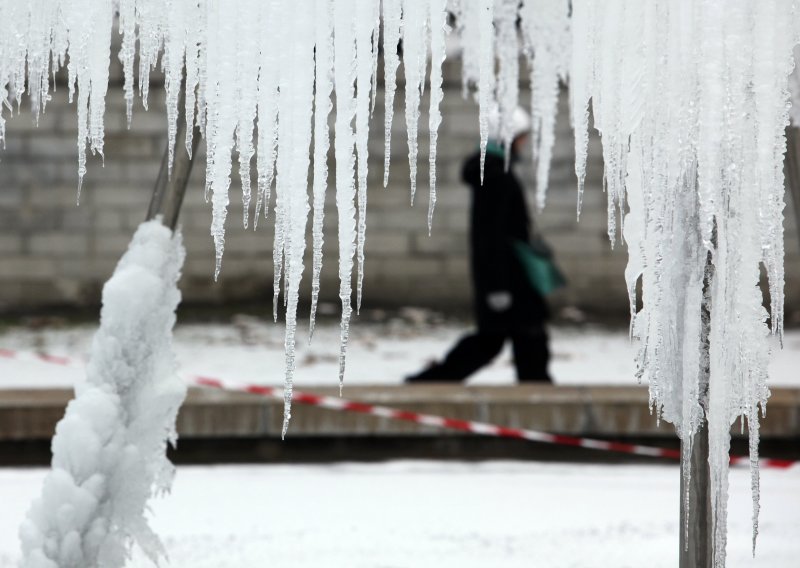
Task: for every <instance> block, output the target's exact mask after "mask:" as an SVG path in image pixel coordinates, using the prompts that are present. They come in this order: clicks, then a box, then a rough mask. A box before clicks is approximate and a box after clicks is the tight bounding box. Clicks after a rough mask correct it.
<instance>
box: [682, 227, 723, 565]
mask: <svg viewBox="0 0 800 568" xmlns="http://www.w3.org/2000/svg"><path fill="white" fill-rule="evenodd" d="M716 241H717V239H716V233H715V234H714V235H713V236H712V242H713V243H714V245H716ZM713 278H714V265H713V263H712V262H711V253H710V252H709V253H708V254H707V255H706V265H705V275H704V277H703V303H702V306H701V308H700V310H701V318H702V332H701V333H702V341H703V343H702V349H703V350H704V351H705V357H704V358H703V359H702V360H705V361H709V357H708V355H709V345H710V343H709V339H710V337H709V335H710V333H711V284H712V280H713ZM709 374H710V368H709V367H706V368H705V369H704V372H703V374H702V375H701V377H700V384H699V385H698V388H699V389H700V392H701V393H702V400H701V404H702V405H703V408H705V409H706V410H707V409H708V387H709V384H708V380H709ZM685 443H686V442H685V441H684V440H681V450H683V449H684V448H685ZM708 451H709V449H708V425H707V422H706V421H705V420H704V421H703V423H702V424H701V426H700V429H699V430H698V431H697V432H696V433H695V435H694V439H693V440H692V452H691V454H690V456H689V467H690V468H691V469H690V471H691V478H690V482H689V486H688V487H687V486H686V480H685V479H684V476H683V471H684V468H685V467H686V464H685V462H684V460H685V457H684V456H685V453H684V452H683V451H681V499H680V501H681V507H680V520H681V523H680V531H681V536H680V563H679V566H680V568H713V557H714V543H713V528H712V519H711V470H710V468H709V464H708ZM687 497H688V499H687ZM687 507H688V508H687Z"/></svg>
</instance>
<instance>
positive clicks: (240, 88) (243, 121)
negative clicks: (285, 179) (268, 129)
mask: <svg viewBox="0 0 800 568" xmlns="http://www.w3.org/2000/svg"><path fill="white" fill-rule="evenodd" d="M240 1H241V0H240ZM241 8H242V9H243V12H244V14H253V13H255V12H256V9H257V1H256V0H251V1H249V2H245V3H244V4H243V5H242V6H241ZM259 31H260V30H259V22H258V20H257V19H256V18H253V17H248V15H242V20H241V22H240V30H239V33H238V34H237V36H236V43H237V49H238V51H239V56H238V58H237V61H236V84H237V88H236V91H237V95H236V99H237V100H236V107H237V124H236V149H237V150H238V152H239V178H240V179H241V183H242V206H243V207H242V224H243V225H244V228H245V229H246V228H247V224H248V218H249V216H250V160H251V159H252V158H253V153H254V148H253V125H254V122H255V119H256V109H257V106H258V67H259V65H258V55H259V53H258V45H257V44H256V43H255V42H254V41H253V38H254V37H257V36H258V34H259ZM256 200H257V199H256Z"/></svg>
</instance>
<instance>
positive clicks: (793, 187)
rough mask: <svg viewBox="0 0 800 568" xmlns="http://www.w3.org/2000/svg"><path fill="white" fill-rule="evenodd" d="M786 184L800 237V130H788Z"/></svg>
mask: <svg viewBox="0 0 800 568" xmlns="http://www.w3.org/2000/svg"><path fill="white" fill-rule="evenodd" d="M784 171H785V172H786V182H787V185H788V186H789V193H790V194H791V196H792V204H793V205H794V219H795V227H796V228H797V236H798V237H800V128H796V127H793V126H790V127H788V128H787V129H786V160H785V161H784Z"/></svg>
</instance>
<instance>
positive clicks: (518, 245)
mask: <svg viewBox="0 0 800 568" xmlns="http://www.w3.org/2000/svg"><path fill="white" fill-rule="evenodd" d="M512 245H513V247H514V252H515V253H516V256H517V259H518V260H519V262H520V264H522V268H523V270H524V271H525V274H526V275H527V277H528V282H530V284H531V286H533V289H534V290H536V291H537V292H539V293H540V294H541V295H542V296H548V295H550V294H552V293H553V292H555V291H556V290H558V289H559V288H563V287H564V286H566V285H567V279H566V278H565V277H564V274H563V273H562V272H561V270H559V269H558V267H557V266H556V264H555V262H554V261H553V251H552V249H551V248H550V246H549V245H548V244H547V243H546V242H545V241H544V239H542V238H541V237H534V240H533V242H530V243H529V242H525V241H519V240H515V241H513V242H512Z"/></svg>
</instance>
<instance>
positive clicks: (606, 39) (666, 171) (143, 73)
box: [0, 0, 800, 566]
mask: <svg viewBox="0 0 800 568" xmlns="http://www.w3.org/2000/svg"><path fill="white" fill-rule="evenodd" d="M799 4H800V3H799V2H798V0H763V1H759V2H752V1H750V0H734V1H728V2H725V1H724V0H686V1H684V2H674V1H670V0H651V1H649V2H641V0H572V1H570V0H524V1H522V2H517V1H516V0H449V1H447V2H446V1H445V0H383V1H382V2H380V3H379V2H378V1H377V0H357V1H352V2H350V1H348V2H343V1H334V0H315V1H314V2H308V6H309V8H308V9H304V10H298V9H297V3H296V2H294V1H292V0H239V1H237V2H233V3H231V2H224V1H223V0H171V1H170V2H166V3H164V2H160V1H158V0H118V1H114V2H112V1H110V0H71V1H67V0H60V1H59V0H54V1H53V2H35V1H33V0H24V1H20V2H5V3H2V5H0V102H1V103H2V107H3V108H2V109H0V110H2V114H0V141H2V140H3V139H4V134H5V132H4V124H5V123H4V121H5V118H6V116H7V114H8V112H9V110H12V111H13V106H12V105H13V104H14V103H16V104H17V108H19V105H20V104H21V103H20V100H21V98H22V96H23V94H24V93H25V92H26V91H27V93H28V95H29V98H30V101H31V108H32V111H33V114H34V116H35V117H38V116H39V114H40V113H41V112H43V111H44V108H45V105H46V102H47V100H48V96H49V95H48V93H49V90H50V88H51V81H50V76H51V75H52V74H53V73H55V72H56V71H57V70H58V69H59V68H60V67H62V66H64V65H66V66H67V70H68V88H69V94H70V98H71V99H73V100H76V103H77V109H78V125H79V129H78V179H79V185H80V180H82V179H83V177H84V175H85V173H86V148H87V146H88V148H89V149H90V150H91V151H92V152H94V153H99V154H101V155H102V152H103V113H104V100H105V95H106V90H107V83H108V65H109V57H110V51H111V50H110V41H111V28H112V22H113V19H114V14H115V11H116V12H117V13H118V14H119V31H120V33H121V34H122V45H121V49H120V54H119V57H120V59H121V61H122V66H123V71H124V77H125V85H124V96H125V99H126V101H127V103H128V115H129V119H130V116H131V114H130V110H131V105H132V102H133V99H134V96H135V93H136V90H137V87H138V91H139V94H140V96H141V97H142V99H143V101H144V103H145V106H146V101H147V97H148V84H149V82H148V79H149V73H150V71H151V69H153V68H154V67H155V66H156V65H157V64H158V61H159V57H160V62H161V66H162V68H163V70H164V73H165V80H166V97H167V111H168V119H169V121H168V125H167V132H168V136H169V137H170V139H173V138H174V136H175V132H176V125H175V120H176V117H177V116H178V112H177V105H178V104H179V100H180V96H179V95H180V93H179V91H178V90H179V89H180V88H181V87H180V85H181V84H182V78H183V76H184V75H185V85H186V87H185V89H186V93H185V95H186V96H185V100H186V110H187V112H186V114H187V116H188V117H190V119H191V120H192V121H193V122H194V124H196V125H197V126H198V127H199V129H200V131H201V132H202V133H203V135H204V137H205V139H206V145H207V170H206V196H207V198H208V199H209V200H210V201H211V204H212V222H211V235H212V237H213V241H214V245H215V249H216V267H215V273H216V274H218V273H219V271H220V268H221V262H222V254H223V250H224V236H225V222H226V212H227V207H228V203H229V189H230V185H231V175H232V171H233V169H232V161H233V158H234V156H236V157H237V158H238V165H239V174H240V177H241V178H242V199H243V202H244V205H245V214H244V219H243V222H244V224H245V226H247V224H248V221H249V218H250V201H251V190H250V187H251V184H250V178H251V172H250V165H251V162H252V159H253V157H255V161H256V176H255V177H256V189H255V192H256V195H255V207H254V213H255V215H254V217H253V224H254V225H257V223H258V220H259V218H260V216H261V213H262V211H263V213H264V215H266V214H267V212H268V211H269V208H270V203H271V199H272V195H274V196H275V199H274V202H275V203H274V208H273V211H274V213H273V214H274V230H275V241H274V243H275V244H274V250H273V259H274V282H273V286H274V298H275V299H274V310H275V316H276V318H277V315H278V310H279V307H280V302H279V299H280V295H281V293H282V294H283V304H284V306H285V317H286V420H287V424H288V418H289V410H290V403H291V383H292V373H293V368H294V344H295V336H296V321H297V305H298V301H299V299H298V294H299V286H300V281H301V278H302V277H303V274H304V270H305V266H304V260H303V259H304V253H305V250H306V247H307V239H306V231H307V226H308V224H309V223H308V216H309V214H311V215H312V221H311V234H312V238H311V241H312V249H313V265H312V309H311V328H312V329H313V322H314V314H315V311H316V305H317V299H318V295H319V275H320V269H321V265H322V264H321V263H322V224H323V220H324V219H323V210H324V202H325V194H326V188H327V184H328V171H327V163H326V159H327V155H328V152H329V148H330V145H331V143H330V136H331V135H332V136H333V144H332V145H333V154H334V158H335V162H336V168H335V174H334V176H335V180H334V181H335V193H336V195H335V199H336V207H337V219H336V223H337V225H338V247H339V279H340V288H339V294H340V299H341V303H342V315H341V344H342V346H341V353H340V381H341V377H343V375H344V366H345V349H346V345H347V339H348V331H349V324H350V317H351V314H352V310H353V305H352V302H353V298H352V296H353V271H354V269H355V270H357V275H356V287H355V288H356V290H355V294H356V300H355V303H356V306H355V307H356V308H358V306H360V303H361V288H362V287H361V284H362V280H363V273H364V269H365V267H364V261H365V259H364V242H365V233H366V206H367V193H368V192H367V179H368V178H367V152H368V149H369V148H368V143H367V142H368V138H367V137H368V132H369V126H370V125H369V119H370V115H371V113H372V110H373V108H374V105H375V100H376V95H377V90H376V85H377V77H376V73H377V68H378V66H377V57H378V48H379V45H378V42H379V37H380V34H379V31H380V26H381V21H382V26H383V29H382V33H383V52H384V63H385V65H384V71H385V75H384V87H385V90H384V101H385V106H386V113H385V121H384V129H385V139H384V147H385V163H384V185H385V184H386V182H387V180H388V175H389V149H390V144H391V127H392V120H393V116H392V108H393V105H394V99H395V93H396V81H397V76H398V74H399V73H400V72H401V69H400V68H401V66H402V74H403V77H404V79H405V90H404V97H405V123H406V131H407V144H408V156H409V165H410V169H411V174H412V175H411V199H412V202H413V198H414V192H415V188H416V177H417V169H416V168H417V154H418V144H419V142H418V136H417V134H418V131H417V129H418V123H419V120H420V106H421V104H422V97H423V94H424V90H425V88H426V83H427V84H429V85H430V107H429V129H430V135H429V136H430V138H429V144H430V152H429V167H430V174H431V175H430V191H431V198H430V205H429V212H428V215H429V221H430V219H431V216H432V214H433V207H434V204H435V160H436V143H437V128H438V126H439V124H440V122H441V113H440V111H439V106H440V103H441V100H442V90H441V89H442V88H441V84H442V61H443V59H444V54H445V51H444V39H445V36H446V34H447V33H448V31H449V29H450V28H449V21H452V23H453V24H454V29H455V31H456V34H457V35H458V36H459V37H460V38H461V42H462V47H463V49H462V77H463V91H464V94H465V95H468V94H472V93H474V95H475V98H476V100H477V101H478V103H479V104H480V118H479V127H480V128H479V129H480V147H481V151H482V152H485V150H486V146H487V142H488V135H489V127H488V124H489V116H490V113H493V112H499V113H500V116H501V117H506V118H507V117H508V116H510V113H511V112H512V111H513V109H514V108H515V107H516V105H517V104H518V103H517V98H518V95H519V87H518V83H519V81H518V78H519V72H520V70H519V68H518V65H519V56H520V54H524V55H525V56H526V57H527V60H528V64H529V76H530V81H531V106H532V116H533V138H534V140H533V147H534V158H535V161H536V181H537V188H538V194H537V205H538V206H539V207H542V206H543V205H544V200H545V191H546V188H547V176H548V170H549V164H550V160H551V155H552V148H553V139H554V126H555V115H556V109H557V101H558V92H559V83H560V82H563V81H566V80H567V79H568V80H569V97H570V106H571V121H572V125H573V128H574V131H575V153H576V165H575V171H576V175H577V178H578V212H580V200H581V195H582V193H583V188H584V182H585V175H586V158H587V151H588V136H589V134H588V133H589V120H590V114H591V116H592V118H593V121H594V127H595V128H596V129H597V130H598V132H600V134H601V138H602V148H603V159H604V162H605V176H604V184H605V190H606V192H607V194H608V218H609V223H608V232H609V236H610V238H611V240H612V243H613V242H614V241H616V240H618V239H621V240H623V241H624V242H625V243H626V244H627V246H628V248H629V253H630V262H629V265H628V268H627V270H626V280H627V284H628V288H629V291H630V296H631V312H632V318H633V321H632V334H633V335H635V336H636V337H639V338H640V339H641V340H642V346H641V351H640V355H639V364H640V373H641V375H642V376H643V377H646V378H647V379H648V380H649V383H650V392H651V403H652V405H653V407H654V408H655V409H656V411H657V413H658V415H659V416H660V417H662V418H664V419H665V420H668V421H670V422H673V423H674V424H675V426H676V429H677V431H678V433H679V435H680V436H681V438H682V439H683V440H684V442H686V444H685V448H687V451H689V445H690V443H691V439H692V435H693V433H694V432H695V431H697V428H698V426H699V425H700V424H701V423H702V422H703V421H704V420H705V421H707V422H708V425H709V431H710V440H711V459H710V465H711V471H712V479H713V490H714V507H713V508H714V519H715V527H716V529H715V530H716V536H715V543H716V564H717V566H721V565H723V564H724V550H725V503H726V491H727V460H728V458H727V454H728V446H729V435H728V432H729V429H730V426H731V424H732V423H733V421H734V420H735V419H736V418H737V417H739V416H742V417H744V418H745V419H746V420H747V423H748V429H749V432H750V440H751V456H752V464H753V488H754V489H753V494H754V520H755V519H757V513H758V509H757V502H758V501H757V493H758V472H757V444H758V409H759V407H760V408H761V409H762V410H763V408H764V405H765V403H766V399H767V396H768V390H767V387H766V383H765V380H766V361H767V357H768V351H769V344H768V334H769V333H770V332H771V333H773V334H775V335H777V336H780V334H781V329H782V325H783V315H782V305H783V240H782V239H783V235H782V215H783V214H782V209H783V172H782V159H783V153H784V149H785V142H784V138H783V129H784V126H785V125H786V124H787V123H788V108H789V100H790V98H789V91H788V81H787V77H788V75H789V74H790V72H791V70H792V62H793V59H792V48H793V47H794V45H795V44H796V43H797V41H798V31H799V30H800V15H798V14H799V13H800V8H799V6H798V5H799ZM448 13H449V15H448ZM448 20H449V21H448ZM401 54H402V57H401ZM136 58H138V68H136V65H135V61H134V60H135V59H136ZM429 65H430V70H429V69H428V66H429ZM795 83H797V81H796V80H795V82H794V83H793V84H795ZM798 91H800V89H798ZM590 109H591V113H590ZM332 111H333V112H335V124H334V128H333V131H332V132H329V127H328V117H329V115H330V113H331V112H332ZM191 132H192V128H189V129H187V133H191ZM501 138H502V139H503V140H501V142H505V143H508V142H509V138H510V130H508V129H506V128H505V127H504V126H502V125H501ZM186 145H187V151H190V147H191V145H190V140H187V141H186ZM309 170H310V171H311V172H312V175H313V179H312V181H311V184H310V185H311V195H310V196H309V179H308V178H309ZM273 185H274V191H273ZM312 211H313V212H312ZM623 221H624V223H623ZM761 267H763V268H764V271H765V272H766V274H767V276H768V280H769V292H770V302H771V303H770V310H769V313H767V311H766V310H765V309H764V308H763V307H762V294H761V292H760V291H759V288H758V282H759V275H760V272H759V271H760V269H761ZM639 282H641V289H642V303H643V308H642V309H641V310H640V311H639V312H638V313H637V312H636V289H637V286H638V283H639ZM767 322H768V325H767ZM684 474H685V475H686V476H689V475H691V472H690V471H688V469H687V470H686V471H685V472H684Z"/></svg>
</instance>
